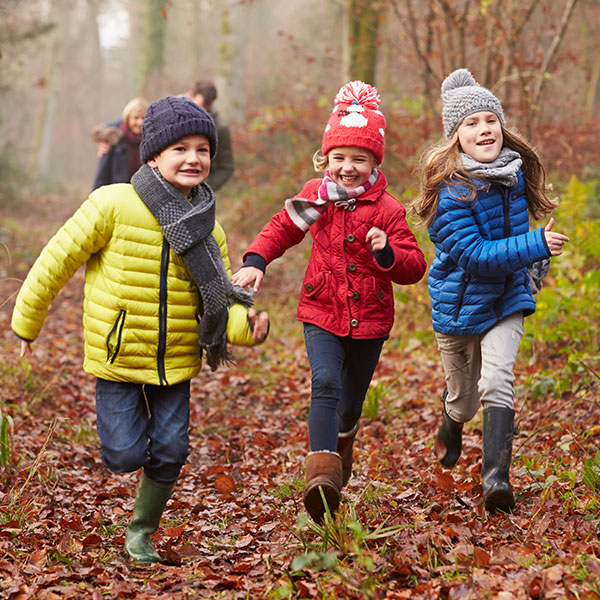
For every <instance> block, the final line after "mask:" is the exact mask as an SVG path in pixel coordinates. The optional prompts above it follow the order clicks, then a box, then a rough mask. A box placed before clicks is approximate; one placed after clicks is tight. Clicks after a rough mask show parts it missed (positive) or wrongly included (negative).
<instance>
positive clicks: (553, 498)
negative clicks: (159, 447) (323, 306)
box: [0, 205, 600, 600]
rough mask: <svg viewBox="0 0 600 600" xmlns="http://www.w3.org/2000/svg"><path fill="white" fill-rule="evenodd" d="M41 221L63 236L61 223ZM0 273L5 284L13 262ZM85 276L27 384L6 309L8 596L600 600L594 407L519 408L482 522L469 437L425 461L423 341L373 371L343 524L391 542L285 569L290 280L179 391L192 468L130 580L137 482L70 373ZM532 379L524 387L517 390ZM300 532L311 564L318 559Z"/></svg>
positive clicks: (292, 383) (296, 463) (578, 399)
mask: <svg viewBox="0 0 600 600" xmlns="http://www.w3.org/2000/svg"><path fill="white" fill-rule="evenodd" d="M48 208H49V210H50V211H51V212H52V210H51V209H52V208H53V207H52V206H50V207H48ZM54 209H55V211H54V213H53V214H52V219H54V220H56V221H57V222H61V221H62V217H63V216H64V215H63V214H61V212H63V213H64V212H65V211H66V208H62V209H61V206H60V205H56V206H54ZM24 218H25V217H24ZM29 219H30V231H31V232H32V235H34V233H33V232H35V231H36V225H35V222H36V216H30V217H29ZM37 227H38V228H39V227H44V228H51V225H49V224H48V223H46V224H43V226H40V224H39V223H38V224H37ZM12 267H13V270H14V272H13V275H17V276H19V275H22V274H23V272H24V270H25V269H26V268H27V264H26V263H23V264H19V263H18V261H17V262H14V263H13V265H12ZM82 278H83V273H81V272H79V273H78V274H77V276H76V277H75V278H74V279H73V280H72V281H71V282H70V283H69V285H68V286H67V287H66V288H65V290H64V291H63V293H61V295H60V296H59V297H58V298H57V300H56V301H55V303H54V306H53V307H52V309H51V311H50V314H49V316H48V320H47V323H46V325H45V327H44V330H43V332H42V335H41V336H40V339H39V340H38V342H37V343H36V345H35V346H36V353H35V356H34V357H33V358H32V359H31V360H30V361H29V363H30V365H31V371H28V369H29V367H28V366H27V365H28V363H25V362H22V361H21V360H19V359H18V357H17V346H18V345H17V343H16V340H15V338H14V336H13V334H12V333H11V332H10V331H9V319H10V309H9V307H8V306H6V307H4V309H3V310H2V312H0V322H1V324H2V332H3V334H2V338H1V339H0V356H1V359H2V364H1V367H0V368H1V370H2V371H1V372H2V377H3V385H2V393H3V396H2V401H3V402H2V410H3V414H6V413H7V412H8V413H10V414H11V415H12V417H13V419H14V436H13V438H12V451H13V452H12V455H13V461H12V464H11V465H9V468H8V469H5V470H4V472H3V478H2V480H1V482H0V592H1V593H0V595H2V597H3V598H7V599H8V600H17V599H18V600H24V599H29V598H31V599H33V598H36V599H38V598H39V599H58V598H61V599H66V598H78V599H79V598H92V599H100V598H102V597H109V598H142V599H144V598H169V599H179V598H181V599H183V598H190V597H199V598H200V597H202V598H216V597H225V598H268V597H269V595H270V594H274V592H275V591H276V590H279V589H280V588H282V586H284V585H287V586H289V594H288V593H287V592H286V594H287V595H284V596H281V595H277V596H276V595H273V596H272V597H290V598H309V597H327V598H374V599H379V598H381V599H383V598H394V599H401V598H402V599H409V598H411V599H423V600H425V599H431V598H478V599H479V598H498V599H505V600H509V599H523V600H526V599H529V598H586V599H589V600H591V599H593V598H599V597H600V596H599V588H598V584H597V582H598V576H599V573H600V544H599V542H598V532H599V528H600V519H599V518H598V496H597V491H596V495H594V493H593V492H592V490H591V488H589V487H586V486H585V485H584V484H583V483H582V481H581V472H582V464H583V461H584V459H585V458H586V457H588V456H590V454H593V452H594V451H595V449H596V448H597V442H596V441H595V440H597V435H598V427H599V426H598V422H599V406H598V398H597V390H594V389H582V390H580V391H579V392H577V393H565V394H563V395H557V394H556V393H554V392H553V391H552V390H551V391H550V392H549V393H548V394H546V395H545V396H544V397H542V398H539V399H537V400H535V401H534V400H533V399H532V398H531V397H530V396H529V394H528V392H527V390H523V391H522V393H521V400H520V404H519V407H518V426H519V434H518V436H517V438H516V440H515V459H514V463H513V469H512V479H513V485H514V486H515V489H516V490H517V494H518V495H517V507H516V511H515V513H514V514H513V515H512V516H503V515H496V516H489V515H487V514H486V513H485V511H484V509H483V507H482V499H481V484H480V467H481V448H480V447H481V423H480V421H478V420H477V419H476V420H475V421H473V422H472V423H471V424H469V425H468V426H467V427H466V428H465V436H464V438H465V439H464V452H463V456H462V457H461V459H460V461H459V463H458V465H457V466H456V467H455V469H454V470H453V471H452V472H448V471H444V470H443V469H442V468H441V467H440V465H439V464H438V463H437V461H436V460H435V457H434V455H433V450H432V444H433V439H434V436H435V432H436V429H437V425H438V421H439V415H440V403H439V400H438V398H439V394H440V392H441V390H442V387H443V378H442V374H441V368H440V365H439V361H438V359H437V356H436V355H435V354H433V356H430V352H429V351H428V349H427V347H425V346H423V345H422V344H419V343H417V342H415V343H414V344H413V345H412V347H413V350H412V351H408V350H403V349H401V348H398V347H396V346H395V344H394V340H390V341H389V342H388V343H387V344H386V346H385V350H384V353H383V356H382V360H381V362H380V365H379V367H378V369H377V372H376V376H375V381H374V383H375V384H381V385H382V386H383V388H382V389H384V391H385V393H384V394H383V398H382V400H381V404H380V409H379V413H378V415H377V416H375V417H373V418H363V422H362V428H361V430H360V434H359V437H358V440H357V450H356V465H355V474H354V476H353V478H352V479H351V480H350V484H349V486H348V488H347V489H345V490H344V494H343V505H342V516H343V519H341V522H342V523H343V522H344V520H346V521H347V520H349V519H351V518H352V514H353V513H352V511H354V512H355V514H356V518H357V520H358V522H359V523H360V526H361V527H362V529H363V531H366V532H369V531H371V532H372V531H375V530H376V529H377V527H379V526H382V525H385V526H390V527H396V528H397V529H396V530H395V532H394V533H393V535H391V536H389V537H387V538H385V539H379V540H377V539H374V540H370V541H367V542H365V543H364V544H363V545H362V546H360V547H358V548H357V547H355V546H353V545H352V543H353V541H352V540H353V539H354V538H352V537H349V534H346V536H347V537H346V542H347V543H346V545H345V546H344V549H343V551H341V554H340V555H339V558H338V563H337V564H338V566H337V568H336V569H334V570H330V571H329V572H327V573H325V574H324V573H323V572H321V571H319V570H318V569H312V568H306V569H305V570H304V571H303V572H302V573H298V572H293V571H292V568H291V563H292V560H293V558H294V557H295V556H297V555H298V554H302V552H303V551H304V550H303V549H302V547H301V545H300V544H299V543H298V538H297V534H298V531H300V530H299V529H298V525H297V524H296V518H297V516H298V515H299V514H300V513H301V512H302V511H301V509H302V503H301V497H300V492H299V486H297V485H296V483H297V482H299V481H301V479H302V469H303V458H304V455H305V453H306V450H307V431H306V414H307V408H308V402H309V393H310V378H309V371H308V365H307V361H306V358H305V356H304V351H303V347H302V342H301V336H300V335H299V330H298V327H297V326H296V325H295V324H294V322H293V317H292V316H291V315H292V314H293V311H292V309H291V308H290V307H289V306H288V304H286V301H285V300H282V299H281V298H280V295H281V292H282V290H286V289H287V290H293V289H294V287H295V285H296V283H297V281H296V282H295V281H294V279H296V278H297V273H296V272H295V270H294V269H293V268H291V269H285V270H282V271H280V278H279V279H278V281H277V286H276V288H277V289H275V286H273V288H271V291H268V290H265V292H264V294H265V295H264V296H262V298H260V302H261V303H264V304H265V305H266V306H267V308H269V309H270V310H271V312H272V316H273V320H274V327H273V331H272V335H271V338H270V339H269V340H268V341H267V342H266V344H265V345H264V346H262V347H259V348H256V349H250V350H248V349H237V350H236V352H235V354H236V358H237V360H238V365H237V366H235V367H233V368H231V369H220V370H219V371H217V372H216V373H211V372H210V371H209V370H203V371H202V372H201V374H200V375H199V376H198V377H197V378H196V379H195V380H194V381H193V387H192V390H193V392H192V397H193V400H192V426H191V455H190V457H189V461H188V464H187V465H186V466H185V467H184V469H183V471H182V474H181V477H180V480H179V481H178V483H177V486H176V489H175V492H174V495H173V497H172V499H171V501H170V502H169V504H168V506H167V509H166V511H165V514H164V516H163V521H162V522H161V527H160V529H159V531H158V532H157V534H156V535H155V543H156V546H157V548H158V550H159V552H160V553H161V555H162V556H163V557H164V560H165V562H164V564H161V565H157V566H155V567H153V568H149V569H135V568H132V567H130V566H129V564H128V563H127V561H126V559H125V555H124V552H123V538H124V530H125V527H126V524H127V521H128V518H129V515H130V512H131V509H132V506H133V494H134V490H135V486H136V480H137V475H135V474H132V475H124V476H116V475H112V474H111V473H109V472H108V471H107V470H106V469H105V468H104V467H103V466H102V464H101V461H100V458H99V447H98V441H97V438H96V436H95V434H94V431H93V426H94V423H95V414H94V381H93V378H91V377H89V376H87V375H85V374H84V373H83V372H82V371H81V348H82V340H81V325H80V323H81V301H82ZM261 293H262V292H261ZM292 294H293V291H290V295H292ZM278 302H279V303H280V304H278ZM292 304H293V302H292ZM273 307H275V308H273ZM286 318H289V322H282V321H285V319H286ZM555 360H556V359H555ZM535 369H536V367H535V366H532V367H529V368H528V369H522V370H518V371H517V383H518V384H519V385H521V384H523V383H524V382H525V381H526V379H527V375H528V374H530V373H531V372H532V371H534V370H535ZM303 532H304V533H303V535H304V537H305V539H307V540H312V542H311V543H312V547H313V548H318V547H319V544H321V543H322V542H321V541H320V540H319V539H318V538H317V537H315V536H314V534H311V533H310V532H309V531H308V530H307V529H306V528H304V529H303ZM354 543H355V542H354ZM368 565H371V566H368ZM375 584H376V585H375ZM282 593H283V592H282Z"/></svg>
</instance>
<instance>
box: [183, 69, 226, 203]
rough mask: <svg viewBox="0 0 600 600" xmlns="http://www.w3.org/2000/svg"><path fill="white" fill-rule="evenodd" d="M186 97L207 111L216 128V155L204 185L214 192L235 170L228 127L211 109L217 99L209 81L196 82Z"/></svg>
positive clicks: (213, 86)
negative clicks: (217, 143) (217, 140)
mask: <svg viewBox="0 0 600 600" xmlns="http://www.w3.org/2000/svg"><path fill="white" fill-rule="evenodd" d="M187 95H188V97H189V98H190V99H191V100H193V101H194V102H195V103H196V104H198V105H199V106H202V108H204V109H205V110H207V111H208V113H209V114H210V116H211V117H212V118H213V121H214V122H215V125H216V127H217V137H218V138H219V145H218V147H217V155H216V156H215V158H214V160H213V161H212V164H211V166H210V175H209V176H208V179H207V180H206V183H208V185H210V187H211V188H212V189H213V191H215V192H216V191H217V190H218V189H219V188H221V187H222V186H223V185H224V184H225V183H226V182H227V181H229V179H230V178H231V176H232V175H233V169H234V168H235V163H234V162H233V148H232V145H231V134H230V133H229V127H228V125H227V124H226V123H225V121H223V119H222V118H221V116H220V115H219V113H218V112H217V111H216V110H215V108H214V107H213V104H214V101H215V100H216V99H217V88H216V87H215V85H214V84H213V83H212V82H211V81H207V80H199V81H196V83H194V85H193V87H192V89H191V90H189V91H188V93H187Z"/></svg>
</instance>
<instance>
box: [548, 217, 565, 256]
mask: <svg viewBox="0 0 600 600" xmlns="http://www.w3.org/2000/svg"><path fill="white" fill-rule="evenodd" d="M553 227H554V218H553V217H552V218H550V221H548V225H546V227H544V237H545V238H546V244H548V248H549V249H550V253H551V254H552V256H560V255H561V254H562V250H563V246H564V245H565V243H566V242H568V241H569V238H568V237H567V236H566V235H563V234H562V233H558V232H556V231H552V228H553Z"/></svg>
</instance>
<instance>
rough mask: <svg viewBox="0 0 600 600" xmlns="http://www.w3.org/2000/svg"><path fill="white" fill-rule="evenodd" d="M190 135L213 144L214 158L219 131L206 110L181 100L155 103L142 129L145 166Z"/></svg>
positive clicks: (141, 145)
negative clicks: (206, 139) (204, 137)
mask: <svg viewBox="0 0 600 600" xmlns="http://www.w3.org/2000/svg"><path fill="white" fill-rule="evenodd" d="M188 135H205V136H206V137H207V138H208V141H209V143H210V157H211V159H212V158H214V157H215V153H216V152H217V128H216V127H215V122H214V121H213V120H212V117H211V116H210V115H209V114H208V112H206V110H204V108H202V107H201V106H198V105H197V104H196V103H195V102H192V101H191V100H190V99H188V98H183V97H181V96H166V97H165V98H161V99H160V100H157V101H156V102H153V103H152V104H151V105H150V106H149V107H148V110H147V111H146V115H145V116H144V124H143V126H142V143H141V144H140V156H141V159H142V162H144V163H145V162H148V161H149V160H150V159H151V158H153V157H154V156H156V155H157V154H159V153H160V152H161V151H162V150H164V149H165V148H166V147H167V146H170V145H171V144H172V143H173V142H176V141H177V140H178V139H180V138H182V137H186V136H188Z"/></svg>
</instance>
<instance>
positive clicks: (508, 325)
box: [435, 312, 523, 423]
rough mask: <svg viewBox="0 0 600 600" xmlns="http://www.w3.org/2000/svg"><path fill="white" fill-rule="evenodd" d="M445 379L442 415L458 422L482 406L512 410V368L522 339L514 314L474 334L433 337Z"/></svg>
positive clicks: (518, 317) (520, 322)
mask: <svg viewBox="0 0 600 600" xmlns="http://www.w3.org/2000/svg"><path fill="white" fill-rule="evenodd" d="M435 337H436V339H437V344H438V350H439V351H440V355H441V358H442V366H443V367H444V373H445V376H446V387H447V389H448V396H447V397H446V412H447V413H448V415H449V416H450V418H451V419H453V420H454V421H457V422H458V423H465V422H466V421H470V420H471V419H472V418H473V417H474V416H475V415H476V414H477V411H478V410H479V406H480V404H483V407H484V408H485V407H487V406H498V407H503V408H511V409H514V381H515V376H514V373H513V367H514V364H515V360H516V358H517V352H518V351H519V344H520V343H521V338H522V337H523V313H521V312H517V313H515V314H513V315H510V316H508V317H506V318H504V319H502V321H499V322H498V323H496V325H494V327H492V328H491V329H490V330H488V331H486V332H485V333H482V334H478V335H447V334H444V333H437V332H436V334H435Z"/></svg>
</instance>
